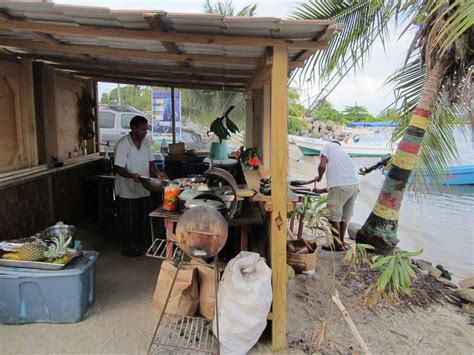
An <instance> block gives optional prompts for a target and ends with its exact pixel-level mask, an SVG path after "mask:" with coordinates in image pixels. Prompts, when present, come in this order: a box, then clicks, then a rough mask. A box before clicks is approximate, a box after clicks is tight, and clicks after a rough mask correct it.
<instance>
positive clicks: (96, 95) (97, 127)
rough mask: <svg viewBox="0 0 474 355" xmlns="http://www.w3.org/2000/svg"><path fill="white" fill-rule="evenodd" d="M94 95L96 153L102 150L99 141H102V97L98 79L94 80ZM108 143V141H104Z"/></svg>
mask: <svg viewBox="0 0 474 355" xmlns="http://www.w3.org/2000/svg"><path fill="white" fill-rule="evenodd" d="M92 97H93V98H94V100H95V107H94V115H95V121H94V132H95V134H94V153H95V152H100V145H99V143H102V142H101V141H100V124H99V102H100V97H99V84H98V82H97V80H93V81H92ZM103 143H107V142H103Z"/></svg>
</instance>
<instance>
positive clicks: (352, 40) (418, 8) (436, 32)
mask: <svg viewBox="0 0 474 355" xmlns="http://www.w3.org/2000/svg"><path fill="white" fill-rule="evenodd" d="M473 14H474V2H473V1H472V0H467V1H465V0H451V1H448V0H439V1H435V0H413V1H400V0H385V1H383V0H365V1H364V0H354V1H349V0H346V1H344V0H343V1H338V0H333V1H331V0H318V1H316V0H309V1H308V2H306V3H303V4H300V5H299V6H298V9H297V10H296V11H295V16H296V17H298V18H305V19H331V20H335V21H337V22H342V23H344V25H345V27H344V29H343V30H342V32H341V33H340V34H339V35H338V36H337V37H336V38H335V39H334V40H333V41H332V42H331V43H330V45H329V48H328V50H327V51H324V52H318V53H316V54H315V55H314V56H313V57H311V58H310V59H308V61H309V63H310V65H307V69H305V71H303V72H301V73H299V74H300V75H303V76H304V77H307V76H310V77H314V74H315V73H316V72H319V74H320V76H321V77H322V78H328V77H329V76H330V75H331V74H332V73H334V72H339V73H343V75H345V74H347V73H348V72H349V71H350V70H351V69H352V68H354V67H358V66H362V65H363V64H364V60H365V59H366V57H367V53H368V51H369V50H370V48H371V46H372V45H373V43H374V42H375V40H376V39H378V38H379V39H381V40H382V43H384V42H385V41H386V40H387V39H388V37H389V31H388V30H389V28H390V26H391V25H392V23H394V22H395V21H398V20H400V19H401V20H402V21H408V23H409V25H408V26H407V29H409V28H410V29H411V28H414V29H415V34H414V37H413V40H412V43H411V46H410V48H409V50H408V54H407V59H406V61H405V63H404V64H403V65H402V67H401V68H400V69H398V71H397V72H396V73H395V74H394V75H393V76H391V78H390V79H389V83H391V84H394V86H395V93H396V100H395V102H394V106H395V107H397V109H398V111H399V113H400V117H401V118H400V126H399V128H398V130H397V131H396V132H395V137H397V135H402V140H401V141H400V143H399V145H398V149H397V151H396V154H395V156H394V157H393V159H392V166H391V168H390V170H389V172H388V175H387V177H386V178H385V182H384V184H383V186H382V189H381V191H380V194H379V196H378V199H377V202H376V204H375V206H374V208H373V210H372V212H371V214H370V215H369V217H368V218H367V220H366V221H365V223H364V225H363V226H362V228H361V229H360V230H359V231H358V233H357V238H356V241H357V242H358V243H366V244H371V245H373V246H374V247H375V248H376V250H377V252H379V253H390V252H392V251H393V249H394V248H395V246H396V245H397V243H398V239H397V229H398V220H399V217H400V206H401V203H402V200H403V195H404V192H405V190H406V188H407V185H408V181H409V178H410V176H411V174H412V172H413V171H416V172H417V174H416V175H417V176H422V177H423V176H426V175H427V174H428V173H433V172H435V171H442V170H444V168H445V167H446V165H447V164H448V163H449V161H450V160H451V159H452V158H453V157H456V156H457V148H456V146H455V140H454V136H453V135H454V132H453V128H454V126H455V125H456V124H457V123H459V122H460V121H461V120H462V119H465V118H466V115H465V114H464V113H465V112H463V109H467V110H470V109H471V108H470V107H469V106H470V102H471V101H472V100H473V99H472V75H473V65H474V55H473V50H472V49H473V47H474V46H473V44H474V29H473V25H474V16H473ZM405 32H406V31H405ZM296 75H298V74H296ZM418 172H419V173H418Z"/></svg>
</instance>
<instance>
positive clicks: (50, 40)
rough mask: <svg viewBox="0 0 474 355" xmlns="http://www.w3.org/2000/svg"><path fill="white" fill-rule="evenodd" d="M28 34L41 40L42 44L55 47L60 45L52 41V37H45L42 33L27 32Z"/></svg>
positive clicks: (56, 41) (54, 40)
mask: <svg viewBox="0 0 474 355" xmlns="http://www.w3.org/2000/svg"><path fill="white" fill-rule="evenodd" d="M28 34H30V35H32V36H33V37H35V38H37V39H39V40H41V41H42V42H46V43H49V44H54V45H56V46H61V45H62V43H61V42H59V41H58V40H56V39H54V38H53V37H51V36H50V35H46V34H44V33H40V32H28Z"/></svg>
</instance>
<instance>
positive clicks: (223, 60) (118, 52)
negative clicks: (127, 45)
mask: <svg viewBox="0 0 474 355" xmlns="http://www.w3.org/2000/svg"><path fill="white" fill-rule="evenodd" d="M0 47H12V48H26V49H35V50H40V51H47V52H57V53H63V54H68V53H75V54H91V55H102V56H111V57H121V58H144V59H158V60H160V59H161V60H171V61H177V62H202V63H216V64H240V65H249V66H250V65H256V64H257V62H258V58H249V57H227V56H224V55H206V54H192V55H184V54H171V53H162V52H149V51H145V50H141V51H140V50H130V49H115V48H109V47H97V46H81V45H62V46H58V45H53V44H46V43H36V42H31V41H21V40H1V39H0Z"/></svg>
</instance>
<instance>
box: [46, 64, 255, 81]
mask: <svg viewBox="0 0 474 355" xmlns="http://www.w3.org/2000/svg"><path fill="white" fill-rule="evenodd" d="M53 66H54V67H55V68H58V69H61V70H70V71H74V72H77V73H89V74H92V73H96V74H98V75H102V74H106V75H118V76H124V77H131V78H137V79H138V78H144V79H148V80H152V79H155V80H171V81H175V80H176V81H178V80H179V81H188V82H203V83H204V82H209V83H220V84H221V85H222V84H224V83H225V85H228V84H230V85H241V86H244V85H245V84H246V82H247V81H246V80H245V78H238V77H237V78H232V77H231V78H229V77H225V76H213V75H211V76H209V75H200V76H193V75H191V74H175V73H162V72H160V73H156V72H147V71H145V72H140V71H139V70H138V68H137V70H134V71H132V70H130V69H129V70H117V69H113V68H112V69H111V68H108V69H107V68H106V67H105V66H95V67H94V66H86V67H85V66H82V65H53Z"/></svg>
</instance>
